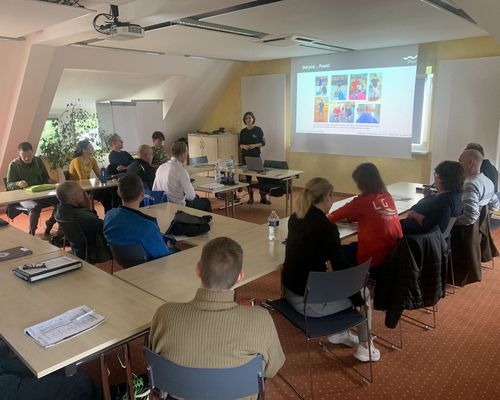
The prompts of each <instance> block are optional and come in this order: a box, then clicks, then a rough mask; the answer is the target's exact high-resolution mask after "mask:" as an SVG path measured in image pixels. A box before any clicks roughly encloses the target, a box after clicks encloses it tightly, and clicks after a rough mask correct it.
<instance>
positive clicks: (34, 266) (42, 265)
mask: <svg viewBox="0 0 500 400" xmlns="http://www.w3.org/2000/svg"><path fill="white" fill-rule="evenodd" d="M42 268H47V265H45V263H33V264H24V265H23V269H24V270H27V269H42Z"/></svg>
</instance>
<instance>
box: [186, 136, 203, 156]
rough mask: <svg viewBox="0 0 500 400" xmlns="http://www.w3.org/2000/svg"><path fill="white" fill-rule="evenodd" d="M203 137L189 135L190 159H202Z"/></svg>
mask: <svg viewBox="0 0 500 400" xmlns="http://www.w3.org/2000/svg"><path fill="white" fill-rule="evenodd" d="M203 144H204V143H203V137H202V136H197V135H188V147H189V157H190V158H193V157H201V156H204V155H205V154H204V153H203Z"/></svg>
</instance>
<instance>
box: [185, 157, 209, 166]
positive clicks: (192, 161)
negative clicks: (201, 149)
mask: <svg viewBox="0 0 500 400" xmlns="http://www.w3.org/2000/svg"><path fill="white" fill-rule="evenodd" d="M198 164H208V157H207V156H199V157H189V165H198Z"/></svg>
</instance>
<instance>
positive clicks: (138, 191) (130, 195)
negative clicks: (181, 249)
mask: <svg viewBox="0 0 500 400" xmlns="http://www.w3.org/2000/svg"><path fill="white" fill-rule="evenodd" d="M118 195H119V196H120V197H121V199H122V202H123V205H121V206H120V207H117V208H113V209H112V210H111V211H109V212H108V213H107V214H106V217H105V218H104V236H105V237H106V240H107V241H108V243H109V244H110V245H116V246H130V245H134V244H138V243H140V244H142V247H144V251H145V252H146V257H147V259H148V260H153V259H155V258H159V257H164V256H168V255H169V254H171V253H172V252H174V251H173V250H172V249H171V248H169V247H168V246H167V244H166V242H165V240H164V238H163V235H162V233H161V231H160V227H159V226H158V222H157V221H156V218H154V217H150V216H149V215H146V214H144V213H142V212H141V211H139V205H140V204H141V201H142V199H143V198H144V185H143V183H142V181H141V178H139V177H138V176H137V175H132V174H127V175H125V176H123V177H121V178H120V180H119V181H118Z"/></svg>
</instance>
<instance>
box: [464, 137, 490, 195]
mask: <svg viewBox="0 0 500 400" xmlns="http://www.w3.org/2000/svg"><path fill="white" fill-rule="evenodd" d="M464 150H477V151H479V152H480V153H481V155H482V156H483V162H482V163H481V172H482V173H483V174H484V175H485V176H486V177H487V178H489V179H490V180H491V181H492V182H493V186H494V187H495V193H497V192H498V171H497V169H496V168H495V166H494V165H493V164H492V163H491V162H490V160H485V159H484V149H483V146H481V145H480V144H479V143H469V144H468V145H467V146H465V149H464Z"/></svg>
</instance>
